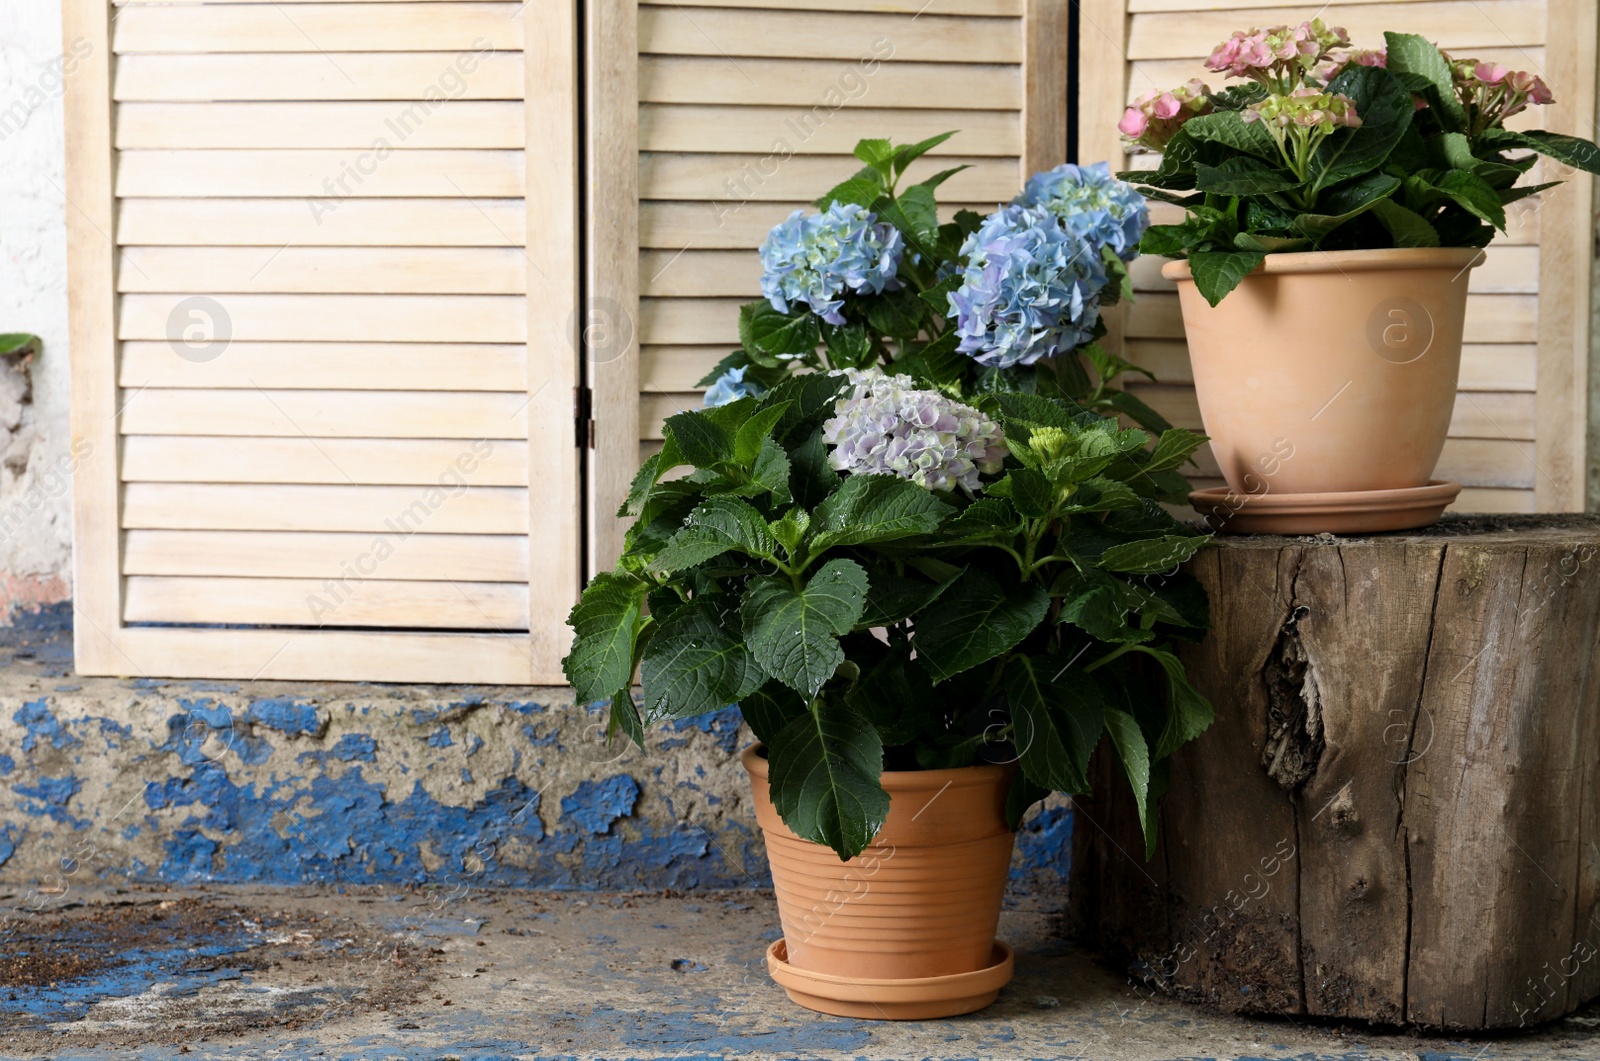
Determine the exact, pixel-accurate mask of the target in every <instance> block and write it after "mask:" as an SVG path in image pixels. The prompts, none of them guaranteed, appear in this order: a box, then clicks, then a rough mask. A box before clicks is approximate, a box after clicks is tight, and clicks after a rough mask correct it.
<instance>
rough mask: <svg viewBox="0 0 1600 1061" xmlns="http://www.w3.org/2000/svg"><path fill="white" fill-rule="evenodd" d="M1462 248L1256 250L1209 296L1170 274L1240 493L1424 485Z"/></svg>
mask: <svg viewBox="0 0 1600 1061" xmlns="http://www.w3.org/2000/svg"><path fill="white" fill-rule="evenodd" d="M1482 258H1483V252H1482V251H1481V250H1478V249H1476V248H1471V247H1465V248H1461V247H1444V248H1419V249H1399V250H1366V251H1330V252H1311V253H1304V254H1269V255H1267V259H1266V262H1265V263H1264V264H1263V266H1262V267H1261V268H1260V269H1258V270H1257V271H1256V272H1254V273H1251V274H1250V275H1249V276H1247V277H1245V279H1244V281H1243V282H1242V283H1241V284H1240V285H1239V286H1238V287H1237V288H1235V289H1234V290H1233V291H1232V292H1230V293H1229V294H1228V295H1227V296H1226V297H1224V298H1223V300H1222V301H1221V302H1220V303H1218V304H1217V305H1216V306H1211V305H1209V304H1208V303H1207V302H1206V300H1205V298H1204V297H1203V296H1202V295H1201V294H1200V292H1199V291H1198V290H1197V289H1196V288H1195V285H1194V280H1193V279H1192V278H1191V275H1190V272H1189V263H1188V262H1169V263H1168V264H1167V265H1165V266H1163V267H1162V270H1161V275H1163V276H1165V277H1166V278H1167V279H1169V280H1176V281H1177V283H1178V299H1179V302H1180V304H1181V305H1182V307H1183V327H1184V332H1185V333H1186V335H1187V337H1188V340H1189V357H1190V361H1191V364H1192V365H1193V368H1194V389H1195V395H1196V397H1197V398H1198V399H1199V402H1200V417H1201V419H1202V420H1203V421H1204V422H1205V430H1206V434H1208V435H1210V436H1211V449H1212V452H1213V453H1214V454H1215V455H1216V458H1217V463H1218V465H1220V467H1221V469H1222V475H1223V477H1224V478H1225V479H1227V480H1228V485H1229V486H1231V487H1232V488H1233V489H1234V490H1236V491H1238V492H1239V493H1243V494H1261V493H1271V494H1304V493H1324V492H1339V491H1351V490H1399V489H1408V488H1412V487H1419V486H1426V485H1427V483H1428V481H1429V479H1430V478H1431V477H1432V475H1433V469H1434V466H1435V465H1437V464H1438V463H1439V453H1440V451H1441V450H1443V448H1444V440H1445V434H1446V432H1447V431H1448V430H1449V427H1450V417H1451V414H1452V413H1453V412H1454V409H1455V398H1456V381H1457V378H1458V376H1459V375H1460V369H1461V332H1462V327H1463V322H1464V318H1465V315H1466V305H1467V276H1468V273H1469V271H1470V270H1471V268H1472V267H1473V266H1474V265H1475V264H1477V263H1478V262H1480V261H1482Z"/></svg>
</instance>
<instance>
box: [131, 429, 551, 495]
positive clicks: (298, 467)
mask: <svg viewBox="0 0 1600 1061" xmlns="http://www.w3.org/2000/svg"><path fill="white" fill-rule="evenodd" d="M122 478H123V480H124V481H127V482H154V483H335V484H354V485H360V486H381V485H408V484H424V485H426V484H434V483H441V484H448V485H451V486H458V485H459V484H461V483H467V484H470V485H472V486H526V485H527V484H528V453H527V444H526V440H525V439H515V440H508V439H498V440H487V439H482V440H475V441H472V442H470V443H469V442H467V441H465V440H463V439H403V438H308V437H304V436H296V437H293V438H286V437H279V438H238V437H234V438H229V437H215V436H212V437H207V436H201V437H196V436H193V435H131V436H129V437H127V438H125V439H123V442H122Z"/></svg>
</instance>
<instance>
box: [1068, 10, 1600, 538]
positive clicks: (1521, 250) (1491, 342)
mask: <svg viewBox="0 0 1600 1061" xmlns="http://www.w3.org/2000/svg"><path fill="white" fill-rule="evenodd" d="M1291 3H1292V0H1291ZM1314 17H1321V18H1323V19H1325V20H1326V21H1328V22H1330V23H1332V24H1334V25H1342V26H1345V27H1346V28H1348V29H1349V31H1350V34H1351V37H1352V38H1353V39H1354V41H1355V43H1357V44H1358V45H1361V46H1366V47H1381V46H1382V44H1383V31H1384V30H1395V31H1398V32H1405V33H1420V34H1423V35H1425V36H1427V37H1428V38H1429V39H1430V40H1434V41H1436V42H1437V43H1438V44H1439V46H1440V47H1442V48H1444V49H1445V50H1447V51H1449V52H1451V53H1453V54H1455V55H1459V56H1462V57H1466V56H1476V57H1479V58H1483V59H1489V60H1494V61H1496V62H1501V63H1504V64H1505V65H1507V66H1509V67H1511V68H1513V69H1521V70H1532V71H1534V72H1536V73H1539V74H1541V75H1542V76H1543V77H1544V78H1545V80H1546V81H1547V82H1549V83H1550V85H1551V86H1552V89H1553V91H1554V93H1555V96H1556V100H1557V102H1556V104H1555V105H1554V106H1548V107H1535V108H1531V109H1530V111H1529V112H1527V113H1525V114H1523V115H1520V116H1518V117H1517V118H1516V119H1514V120H1513V124H1516V125H1520V126H1521V127H1524V128H1540V127H1542V128H1547V129H1552V130H1555V131H1558V132H1565V133H1572V134H1577V135H1582V136H1586V137H1589V138H1591V139H1592V138H1593V137H1594V135H1595V53H1596V34H1597V29H1596V19H1597V15H1596V5H1595V4H1594V2H1593V0H1471V2H1460V0H1411V2H1406V0H1391V2H1386V3H1364V2H1359V0H1332V2H1330V3H1326V4H1321V5H1318V4H1301V5H1292V6H1291V4H1279V3H1273V4H1270V5H1269V4H1265V3H1261V2H1259V0H1257V2H1250V0H1082V3H1081V6H1080V7H1079V8H1078V15H1077V18H1078V27H1077V33H1078V37H1079V42H1080V44H1079V47H1080V55H1081V61H1080V66H1079V78H1080V91H1081V95H1080V107H1079V115H1078V116H1079V136H1078V145H1079V155H1080V158H1082V159H1100V158H1115V159H1119V160H1120V159H1121V158H1122V154H1121V146H1120V144H1119V141H1118V136H1117V131H1116V122H1117V119H1118V118H1119V117H1120V116H1121V113H1122V109H1123V107H1124V106H1125V105H1126V103H1127V101H1128V100H1130V99H1132V98H1133V97H1135V96H1137V95H1138V94H1140V93H1141V92H1144V91H1147V90H1148V89H1151V88H1154V87H1158V86H1159V87H1166V86H1171V85H1176V84H1180V83H1182V82H1184V81H1186V80H1188V79H1189V78H1191V77H1202V78H1205V79H1206V80H1207V81H1208V82H1209V83H1210V84H1211V85H1212V87H1221V85H1222V84H1223V83H1224V82H1223V81H1222V80H1221V79H1220V78H1219V76H1218V75H1215V74H1209V73H1207V72H1206V70H1205V69H1204V57H1205V56H1206V55H1208V54H1209V53H1210V51H1211V49H1212V48H1213V47H1215V46H1216V45H1217V44H1218V43H1220V42H1221V41H1223V40H1225V39H1226V38H1227V36H1228V34H1229V33H1231V32H1232V31H1233V30H1234V29H1248V28H1250V27H1252V26H1271V25H1278V24H1283V23H1296V22H1300V21H1303V20H1305V19H1309V18H1314ZM1153 161H1154V160H1153V159H1152V158H1150V157H1149V156H1145V157H1143V158H1139V157H1135V158H1134V159H1133V163H1134V164H1135V165H1153ZM1557 170H1559V167H1554V166H1553V165H1552V164H1550V163H1548V162H1543V163H1541V164H1540V169H1537V170H1536V171H1535V173H1534V174H1532V175H1530V177H1529V178H1527V179H1529V180H1533V179H1538V178H1539V177H1540V174H1541V172H1542V173H1543V174H1544V175H1545V179H1549V177H1550V176H1551V175H1554V176H1560V177H1575V179H1573V180H1570V181H1569V182H1568V183H1567V184H1566V185H1564V186H1562V187H1561V188H1560V189H1559V190H1555V191H1550V192H1546V193H1544V194H1543V195H1542V196H1540V197H1538V198H1536V199H1531V200H1525V201H1524V202H1522V203H1520V204H1514V205H1513V207H1512V208H1511V209H1510V210H1509V211H1508V214H1509V217H1510V225H1509V232H1508V234H1507V235H1504V236H1499V237H1498V238H1496V240H1495V242H1494V244H1493V245H1492V246H1491V247H1490V249H1489V251H1488V260H1487V261H1486V262H1485V264H1484V265H1483V266H1481V267H1479V268H1478V269H1476V270H1475V271H1474V272H1473V274H1472V287H1471V296H1470V298H1469V301H1468V309H1467V336H1466V346H1465V349H1464V351H1463V359H1462V370H1461V387H1460V391H1459V395H1458V398H1457V401H1456V411H1455V419H1454V421H1453V422H1452V424H1451V427H1450V439H1449V441H1448V442H1447V443H1446V445H1445V450H1444V455H1443V458H1442V459H1441V461H1440V465H1439V473H1438V474H1439V475H1440V476H1441V477H1443V478H1450V479H1457V480H1459V481H1460V482H1462V483H1463V484H1464V486H1465V489H1464V490H1463V491H1462V494H1461V498H1460V500H1459V501H1458V502H1457V504H1456V506H1455V507H1456V508H1457V509H1458V510H1462V511H1479V512H1484V511H1487V512H1505V511H1510V512H1525V511H1534V510H1540V511H1567V510H1581V509H1582V508H1583V505H1584V466H1585V435H1586V431H1587V427H1586V425H1587V403H1588V374H1587V364H1588V348H1589V298H1590V286H1591V280H1590V269H1591V262H1592V260H1593V251H1592V242H1593V238H1594V237H1593V233H1594V218H1593V203H1594V198H1593V195H1594V193H1593V179H1592V178H1590V177H1588V176H1586V175H1584V174H1581V173H1580V174H1575V175H1574V174H1572V173H1570V172H1557ZM1153 212H1154V213H1155V214H1156V215H1157V218H1158V220H1162V221H1171V220H1175V219H1176V217H1177V211H1176V208H1172V207H1165V206H1158V207H1157V208H1156V209H1155V210H1154V211H1153ZM1160 264H1161V263H1160V262H1159V261H1156V260H1139V261H1137V262H1136V263H1135V286H1136V288H1137V289H1138V290H1139V296H1140V297H1139V300H1138V302H1137V303H1136V304H1135V305H1134V306H1133V307H1132V308H1131V309H1129V310H1128V312H1127V314H1126V316H1125V318H1124V320H1123V324H1124V328H1123V332H1122V336H1123V340H1122V341H1123V343H1124V344H1125V345H1124V351H1125V353H1126V355H1127V356H1128V357H1129V358H1130V359H1131V360H1133V361H1135V362H1138V363H1139V364H1142V365H1144V366H1146V367H1148V368H1150V369H1151V370H1152V371H1154V372H1155V373H1156V374H1157V375H1158V376H1159V377H1160V379H1161V381H1162V382H1161V383H1160V384H1159V385H1150V386H1141V387H1138V388H1136V389H1137V390H1138V392H1139V393H1140V395H1141V396H1142V397H1143V398H1144V399H1145V400H1146V401H1148V402H1149V403H1150V404H1152V405H1154V406H1155V407H1157V408H1158V409H1161V410H1162V411H1164V412H1165V413H1166V414H1167V415H1168V416H1169V417H1170V418H1171V419H1173V420H1174V422H1177V423H1179V424H1182V425H1184V426H1189V427H1196V428H1198V427H1199V426H1200V421H1199V413H1198V410H1197V408H1196V406H1195V402H1194V391H1193V389H1192V387H1191V386H1190V385H1189V384H1190V381H1191V379H1192V377H1191V375H1190V370H1189V355H1188V350H1187V348H1186V346H1185V344H1184V341H1183V319H1182V315H1181V314H1180V313H1179V310H1178V298H1177V294H1176V293H1175V292H1174V291H1173V289H1172V285H1171V284H1169V283H1167V282H1166V281H1163V280H1162V279H1161V276H1160ZM1285 356H1293V351H1292V350H1289V349H1286V350H1285ZM1199 459H1200V462H1201V465H1202V475H1209V476H1216V475H1217V468H1216V463H1215V461H1214V460H1212V459H1211V457H1210V454H1209V451H1208V450H1202V451H1201V453H1200V455H1199ZM1209 482H1210V483H1220V482H1221V480H1220V479H1219V478H1214V479H1211V480H1209Z"/></svg>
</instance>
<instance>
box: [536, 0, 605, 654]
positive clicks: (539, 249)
mask: <svg viewBox="0 0 1600 1061" xmlns="http://www.w3.org/2000/svg"><path fill="white" fill-rule="evenodd" d="M577 7H578V5H576V4H558V5H538V6H535V7H533V8H531V9H528V10H530V11H531V14H530V15H529V16H528V17H529V18H530V20H533V19H536V20H537V23H536V24H537V26H538V29H537V31H536V32H534V33H532V34H530V39H529V41H528V45H527V60H528V61H527V81H526V82H525V83H526V85H527V92H526V99H527V100H528V101H529V105H528V106H527V107H526V108H524V115H523V120H524V121H525V123H526V127H525V129H526V131H525V133H524V138H525V139H526V141H527V143H528V144H529V146H530V150H529V151H528V153H527V166H528V177H527V186H528V210H527V228H526V229H525V230H524V232H525V243H526V246H527V247H528V250H529V252H530V255H531V257H530V259H529V263H530V266H531V269H530V271H529V274H528V297H527V300H526V302H525V306H524V309H525V312H526V314H527V316H526V323H525V325H524V330H525V332H526V333H527V336H528V390H527V394H526V396H525V397H524V399H523V405H524V406H525V409H524V413H523V415H525V416H526V418H527V421H528V423H529V425H530V427H532V430H529V431H528V432H527V433H526V434H525V435H524V437H525V438H526V439H527V450H528V490H527V491H526V492H525V493H524V494H523V498H522V504H523V513H524V518H525V519H526V520H527V522H528V526H529V527H530V528H537V537H536V540H535V541H534V543H533V546H532V551H531V553H530V555H529V570H528V582H527V584H526V586H527V589H528V591H529V594H530V597H531V599H533V600H537V601H538V602H539V608H538V618H537V621H535V622H533V624H532V627H531V629H530V630H529V643H530V648H531V650H532V654H533V656H532V659H533V667H534V670H535V671H537V672H539V673H542V674H549V675H556V674H560V673H561V661H562V659H564V658H565V657H566V656H567V654H568V653H569V652H570V651H571V648H572V630H571V628H570V627H568V626H567V625H566V616H567V613H568V612H569V611H570V610H571V609H572V606H573V605H574V604H575V603H577V600H578V593H579V591H580V590H581V588H582V585H583V581H584V578H583V575H584V565H583V539H584V535H583V528H582V522H581V521H582V520H583V518H584V508H583V504H584V496H583V487H582V484H581V482H580V480H579V475H580V473H581V467H582V463H581V460H580V457H581V451H580V450H579V448H578V446H577V444H576V442H577V440H576V439H575V437H574V434H575V432H576V428H575V427H574V429H573V430H574V434H569V433H568V430H567V428H568V425H572V424H574V419H575V418H574V417H573V405H574V400H575V396H576V395H577V393H578V385H579V383H580V376H579V357H580V350H581V349H582V347H581V345H580V342H581V340H580V335H581V333H582V325H581V322H580V320H579V316H580V314H581V313H582V312H583V309H584V307H581V306H580V304H579V294H580V290H581V287H582V284H583V275H582V264H583V258H582V255H581V254H580V251H579V244H580V242H581V239H582V236H581V234H580V231H579V225H580V213H579V212H580V210H581V205H580V204H582V202H583V198H582V192H581V190H580V188H579V184H578V176H579V171H580V168H581V167H580V162H579V151H580V150H581V148H580V144H579V139H578V122H579V107H580V106H581V104H580V98H581V91H580V89H581V81H580V77H579V67H580V51H579V49H580V47H581V44H580V36H581V34H580V31H579V27H578V11H577ZM535 145H537V146H535ZM593 179H595V180H605V179H606V175H605V174H597V175H593Z"/></svg>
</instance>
